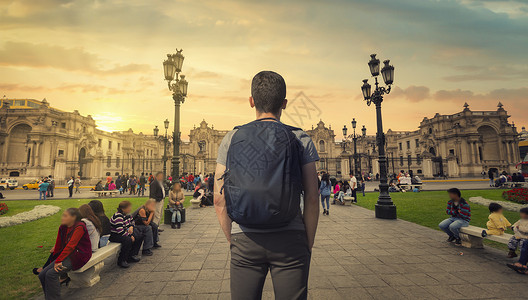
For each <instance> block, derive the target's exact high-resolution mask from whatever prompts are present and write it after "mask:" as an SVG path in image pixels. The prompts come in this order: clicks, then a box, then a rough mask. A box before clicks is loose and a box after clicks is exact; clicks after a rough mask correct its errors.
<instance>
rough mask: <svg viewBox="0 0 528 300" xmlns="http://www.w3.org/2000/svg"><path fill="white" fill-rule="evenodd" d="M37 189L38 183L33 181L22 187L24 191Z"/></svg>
mask: <svg viewBox="0 0 528 300" xmlns="http://www.w3.org/2000/svg"><path fill="white" fill-rule="evenodd" d="M38 187H39V181H38V180H33V181H31V182H30V183H26V184H24V185H23V186H22V188H23V189H24V190H36V189H38Z"/></svg>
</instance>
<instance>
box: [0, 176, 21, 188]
mask: <svg viewBox="0 0 528 300" xmlns="http://www.w3.org/2000/svg"><path fill="white" fill-rule="evenodd" d="M17 187H18V181H17V180H15V179H9V178H3V179H0V190H7V189H10V190H14V189H16V188H17Z"/></svg>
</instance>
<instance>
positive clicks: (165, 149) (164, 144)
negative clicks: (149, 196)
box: [154, 119, 169, 177]
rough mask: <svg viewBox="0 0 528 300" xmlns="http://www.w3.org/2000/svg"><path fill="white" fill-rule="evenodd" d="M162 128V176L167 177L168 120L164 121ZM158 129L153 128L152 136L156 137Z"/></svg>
mask: <svg viewBox="0 0 528 300" xmlns="http://www.w3.org/2000/svg"><path fill="white" fill-rule="evenodd" d="M163 126H164V127H165V136H164V137H163V176H164V177H166V176H167V142H168V141H169V137H168V136H167V130H168V129H169V119H165V121H164V122H163ZM158 133H159V128H158V126H157V125H156V127H154V136H158Z"/></svg>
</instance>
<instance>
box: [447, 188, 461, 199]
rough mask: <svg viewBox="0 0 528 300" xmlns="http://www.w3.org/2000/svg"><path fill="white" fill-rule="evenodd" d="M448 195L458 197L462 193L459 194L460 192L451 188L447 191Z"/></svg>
mask: <svg viewBox="0 0 528 300" xmlns="http://www.w3.org/2000/svg"><path fill="white" fill-rule="evenodd" d="M447 192H448V193H449V194H453V195H457V196H458V197H460V196H462V193H460V190H459V189H457V188H451V189H449V190H447Z"/></svg>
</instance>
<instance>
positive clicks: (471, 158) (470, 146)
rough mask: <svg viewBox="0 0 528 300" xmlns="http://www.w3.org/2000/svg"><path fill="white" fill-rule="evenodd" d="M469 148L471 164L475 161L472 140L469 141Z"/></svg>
mask: <svg viewBox="0 0 528 300" xmlns="http://www.w3.org/2000/svg"><path fill="white" fill-rule="evenodd" d="M467 149H468V157H469V164H471V165H472V164H473V163H474V156H473V153H474V151H473V143H471V142H467Z"/></svg>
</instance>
